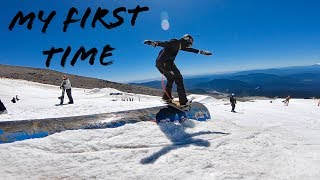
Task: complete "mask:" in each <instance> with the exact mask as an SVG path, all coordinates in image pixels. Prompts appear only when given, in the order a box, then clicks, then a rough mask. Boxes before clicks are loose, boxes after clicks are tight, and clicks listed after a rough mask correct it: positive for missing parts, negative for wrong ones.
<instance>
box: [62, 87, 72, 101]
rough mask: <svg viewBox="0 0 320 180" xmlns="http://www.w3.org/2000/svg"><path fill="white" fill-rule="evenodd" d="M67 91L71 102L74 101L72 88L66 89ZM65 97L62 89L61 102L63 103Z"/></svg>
mask: <svg viewBox="0 0 320 180" xmlns="http://www.w3.org/2000/svg"><path fill="white" fill-rule="evenodd" d="M66 92H67V96H68V98H69V103H73V98H72V95H71V89H66ZM63 99H64V90H63V91H62V95H61V101H60V104H63Z"/></svg>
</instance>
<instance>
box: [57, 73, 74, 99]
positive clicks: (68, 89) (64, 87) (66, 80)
mask: <svg viewBox="0 0 320 180" xmlns="http://www.w3.org/2000/svg"><path fill="white" fill-rule="evenodd" d="M62 78H63V81H62V83H61V85H60V89H62V95H61V97H59V99H60V104H63V100H64V92H65V91H66V92H67V96H68V98H69V102H68V104H73V98H72V95H71V82H70V80H69V78H68V77H67V76H66V75H63V76H62Z"/></svg>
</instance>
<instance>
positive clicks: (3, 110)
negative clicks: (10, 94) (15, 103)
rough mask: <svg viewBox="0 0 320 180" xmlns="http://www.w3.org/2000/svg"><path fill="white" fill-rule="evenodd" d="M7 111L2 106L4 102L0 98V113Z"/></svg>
mask: <svg viewBox="0 0 320 180" xmlns="http://www.w3.org/2000/svg"><path fill="white" fill-rule="evenodd" d="M5 113H7V108H6V107H5V106H4V104H3V103H2V102H1V100H0V114H5Z"/></svg>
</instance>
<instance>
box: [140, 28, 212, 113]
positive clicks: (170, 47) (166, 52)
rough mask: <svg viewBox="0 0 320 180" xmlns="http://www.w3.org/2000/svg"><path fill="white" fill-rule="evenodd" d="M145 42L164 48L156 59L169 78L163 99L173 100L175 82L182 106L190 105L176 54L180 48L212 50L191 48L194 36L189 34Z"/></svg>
mask: <svg viewBox="0 0 320 180" xmlns="http://www.w3.org/2000/svg"><path fill="white" fill-rule="evenodd" d="M144 44H147V45H151V46H153V47H156V46H160V47H162V48H163V49H162V50H161V51H160V52H159V55H158V57H157V60H156V67H157V69H158V70H159V71H160V73H161V74H163V75H164V76H165V77H166V79H167V84H166V87H165V89H164V94H163V97H162V99H163V100H164V101H165V102H172V96H171V92H172V85H173V83H174V82H175V83H176V85H177V91H178V96H179V104H180V107H182V108H184V107H188V105H187V102H188V99H187V95H186V92H185V88H184V83H183V77H182V75H181V73H180V71H179V69H178V68H177V66H176V65H175V63H174V60H175V59H176V56H177V54H178V52H179V51H180V50H182V51H187V52H193V53H196V54H203V55H212V53H211V52H208V51H203V50H198V49H194V48H191V46H192V45H193V37H192V36H191V35H189V34H186V35H184V36H183V37H182V38H180V39H171V40H170V41H151V40H146V41H144Z"/></svg>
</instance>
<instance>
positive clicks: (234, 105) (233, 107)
mask: <svg viewBox="0 0 320 180" xmlns="http://www.w3.org/2000/svg"><path fill="white" fill-rule="evenodd" d="M231 107H232V109H231V111H232V112H234V109H235V108H236V104H234V103H231Z"/></svg>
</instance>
